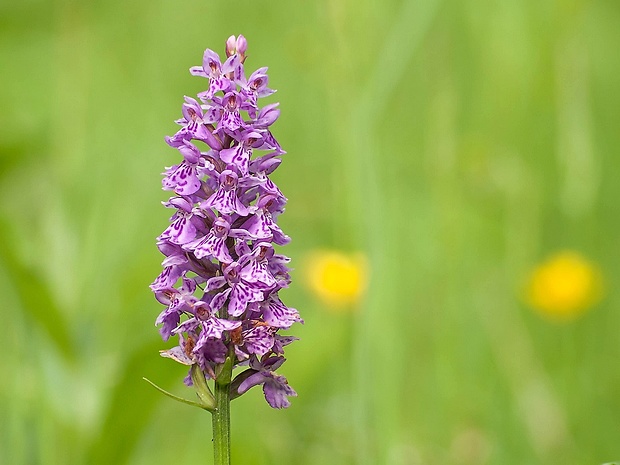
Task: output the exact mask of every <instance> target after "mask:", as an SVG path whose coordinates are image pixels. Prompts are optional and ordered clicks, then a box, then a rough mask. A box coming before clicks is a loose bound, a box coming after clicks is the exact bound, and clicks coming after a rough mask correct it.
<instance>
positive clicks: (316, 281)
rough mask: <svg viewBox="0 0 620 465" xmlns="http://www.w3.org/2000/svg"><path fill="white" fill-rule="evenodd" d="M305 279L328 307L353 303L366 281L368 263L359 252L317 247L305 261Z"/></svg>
mask: <svg viewBox="0 0 620 465" xmlns="http://www.w3.org/2000/svg"><path fill="white" fill-rule="evenodd" d="M305 268H306V269H305V271H306V273H305V274H306V282H307V284H308V287H309V288H310V290H311V291H312V292H313V293H314V294H316V295H317V297H319V299H321V301H322V302H323V303H325V304H327V305H328V306H330V307H344V306H350V305H353V304H355V303H357V302H359V300H360V299H361V297H362V296H363V294H364V292H365V290H366V286H367V283H368V262H367V260H366V257H364V256H363V255H361V254H353V255H347V254H344V253H342V252H338V251H335V250H333V251H331V250H317V251H315V252H312V253H310V254H309V255H308V257H307V260H306V267H305Z"/></svg>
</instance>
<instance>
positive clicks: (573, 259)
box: [527, 251, 603, 320]
mask: <svg viewBox="0 0 620 465" xmlns="http://www.w3.org/2000/svg"><path fill="white" fill-rule="evenodd" d="M602 290H603V279H602V274H601V271H600V270H599V268H598V267H597V266H596V264H594V263H592V262H590V261H589V260H587V259H586V258H584V257H583V256H581V255H580V254H579V253H577V252H574V251H563V252H559V253H557V254H555V255H553V256H552V257H550V258H549V259H547V260H546V261H544V262H543V263H541V264H540V265H538V266H537V267H536V268H535V269H534V270H533V272H532V274H531V276H530V280H529V283H528V288H527V300H528V303H529V304H530V305H531V306H532V307H534V308H535V309H536V310H538V311H539V312H541V313H542V314H544V315H545V316H548V317H551V318H553V319H560V320H569V319H573V318H575V317H577V316H579V315H580V314H582V313H583V312H584V311H586V310H587V309H588V308H590V307H591V306H592V305H594V304H596V303H597V302H598V301H599V300H600V298H601V296H602Z"/></svg>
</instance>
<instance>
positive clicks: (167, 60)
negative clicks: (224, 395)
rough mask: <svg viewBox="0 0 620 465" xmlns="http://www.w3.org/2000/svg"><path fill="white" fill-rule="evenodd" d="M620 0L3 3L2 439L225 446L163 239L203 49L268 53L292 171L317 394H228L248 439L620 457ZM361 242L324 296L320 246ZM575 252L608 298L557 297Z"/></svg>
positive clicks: (299, 366) (256, 61) (304, 359)
mask: <svg viewBox="0 0 620 465" xmlns="http://www.w3.org/2000/svg"><path fill="white" fill-rule="evenodd" d="M619 24H620V2H618V1H617V0H608V1H586V0H555V1H537V0H523V1H516V0H514V1H508V0H506V1H501V2H495V1H490V0H476V1H473V0H472V1H457V0H444V1H440V0H420V1H411V0H405V1H403V0H399V1H394V0H381V1H379V0H373V1H359V0H358V1H353V0H318V1H282V0H277V1H271V2H262V1H253V2H251V1H219V0H218V1H202V2H199V1H193V0H190V1H185V2H173V1H164V0H150V1H142V0H136V1H130V2H128V1H120V0H108V1H106V2H98V1H93V2H84V1H82V2H80V1H68V0H46V1H42V0H23V1H21V2H9V1H8V0H7V1H3V2H1V3H0V83H1V85H0V108H1V112H0V199H1V200H0V252H1V254H0V293H1V296H2V299H1V303H0V308H1V312H0V316H1V321H0V324H1V325H2V328H3V333H4V338H3V341H2V355H1V356H0V373H2V376H1V377H0V463H2V464H45V465H47V464H50V465H51V464H149V465H155V464H165V463H205V464H208V463H211V460H212V458H211V454H212V452H211V443H210V434H211V431H210V429H211V427H210V416H209V415H208V414H207V413H205V412H203V411H199V410H198V409H192V408H190V407H187V406H184V405H181V404H177V403H175V402H173V401H171V400H169V399H167V398H164V397H163V396H161V394H159V393H157V392H156V391H155V390H154V389H152V388H151V387H150V386H148V385H147V384H146V383H145V382H144V381H142V380H141V377H142V376H146V377H148V378H150V379H152V380H153V381H155V382H157V383H159V384H160V385H162V386H164V387H166V388H168V389H170V390H172V391H174V392H175V393H179V394H183V393H185V395H190V394H189V393H186V392H185V390H184V388H183V386H182V385H181V379H182V378H183V376H184V374H185V371H184V369H183V367H180V366H177V365H176V364H174V363H172V362H170V361H169V360H164V359H161V358H160V357H159V356H158V350H159V349H162V348H166V347H169V346H170V345H171V343H163V342H162V341H161V340H160V339H159V335H158V332H157V330H156V328H155V327H154V326H153V322H154V319H155V318H156V316H157V314H158V313H159V311H160V310H161V306H160V305H159V304H158V303H157V302H156V301H155V300H154V298H153V297H152V295H151V293H150V291H149V288H148V285H149V283H150V282H151V281H152V280H153V279H154V278H155V277H156V276H157V274H158V273H159V271H160V261H161V256H160V254H159V252H158V251H157V250H156V247H155V236H157V235H158V234H159V233H160V232H161V231H162V230H163V229H164V228H165V226H166V223H167V219H168V216H169V214H170V212H169V211H168V210H167V209H165V208H163V207H162V205H161V204H160V203H159V202H160V201H161V200H163V199H165V198H167V196H166V193H164V192H162V191H161V190H160V187H161V185H160V179H161V177H160V173H161V172H162V170H163V167H164V166H169V165H171V164H173V163H176V162H177V158H178V157H177V155H178V154H177V153H176V152H175V151H174V150H172V149H170V148H169V147H167V146H166V144H165V143H164V141H163V137H164V136H165V135H167V134H172V133H173V132H174V131H176V128H177V127H176V125H174V123H173V120H174V119H176V118H178V117H179V115H180V108H181V104H182V101H183V95H195V94H196V93H197V92H199V91H201V90H204V88H205V85H206V81H205V80H203V79H200V78H196V77H191V76H190V75H189V73H188V71H187V70H188V68H189V67H190V66H194V65H198V64H200V63H201V58H202V53H203V50H204V49H205V48H207V47H209V48H213V49H215V50H217V51H218V52H219V53H221V54H222V53H223V48H224V41H225V40H226V38H227V37H228V36H229V35H231V34H239V33H242V34H244V35H245V36H246V37H247V38H248V41H249V52H248V54H249V58H248V60H247V62H246V67H247V69H248V70H249V71H252V70H253V69H256V68H258V67H260V66H269V74H270V83H271V87H273V88H276V89H278V93H277V94H276V95H275V97H276V98H272V99H271V100H272V101H275V100H277V101H280V102H281V110H282V116H281V118H280V120H279V121H278V122H277V123H276V125H275V127H274V133H275V135H276V137H278V139H279V140H280V142H281V144H282V145H283V147H284V148H285V149H286V150H287V151H288V155H286V156H285V160H284V163H283V164H282V166H281V168H280V169H279V170H278V171H277V173H276V174H275V180H276V181H277V182H278V184H279V185H280V186H281V188H282V190H283V191H284V193H285V194H286V195H287V196H288V198H289V205H288V209H287V212H286V214H285V215H284V216H282V217H281V220H280V222H281V225H282V227H283V228H284V230H285V231H286V232H287V233H288V234H289V235H290V236H291V237H292V238H293V242H292V243H291V245H290V246H289V247H287V249H286V252H287V253H288V254H289V255H290V256H291V257H292V258H293V264H294V266H296V267H297V272H295V273H294V275H293V278H294V283H293V286H292V287H291V289H289V290H288V291H287V292H286V294H285V295H284V297H285V301H286V302H287V303H288V304H289V305H291V306H294V307H296V308H298V309H299V310H300V311H301V313H302V316H303V317H304V319H305V320H306V324H305V325H304V326H299V327H296V328H294V329H293V331H292V332H293V333H294V334H296V335H298V336H300V337H301V338H302V340H301V341H300V342H297V343H296V344H294V345H293V346H291V347H290V349H289V350H288V352H287V356H288V359H289V361H288V362H287V364H285V365H284V367H283V369H282V372H283V373H284V374H285V375H286V376H287V377H288V378H289V381H290V383H291V384H292V386H293V387H294V388H295V389H296V390H297V391H298V393H299V397H298V398H295V399H293V405H292V407H291V408H290V409H288V410H285V411H274V410H271V409H270V408H269V407H268V406H267V404H266V403H265V402H264V400H263V399H262V393H261V392H260V390H255V391H253V392H251V393H250V394H248V395H246V396H244V397H242V398H240V399H239V400H237V401H235V402H234V404H233V419H232V421H233V425H232V434H233V460H234V463H236V464H244V465H252V464H265V465H266V464H272V465H275V464H328V465H329V464H338V465H339V464H356V465H374V464H387V465H409V464H411V465H427V464H428V465H433V464H442V465H443V464H502V465H506V464H548V463H563V464H600V463H603V462H609V461H612V460H614V459H615V460H618V459H620V368H619V365H618V360H619V356H620V342H619V341H620V339H619V336H618V333H619V331H618V330H619V328H620V312H619V309H620V301H619V299H620V296H619V294H618V292H617V282H618V279H619V278H620V248H619V247H618V230H619V227H620V211H619V210H618V207H617V199H618V198H619V197H620V183H619V182H618V170H619V169H620V158H619V155H620V153H619V150H620V131H618V127H619V125H620V85H619V84H620V78H619V76H620V53H619V49H620V27H619ZM316 248H332V249H337V250H342V251H345V252H352V251H362V252H364V253H365V254H366V255H367V256H368V259H369V263H370V266H371V281H370V286H369V289H368V293H367V297H366V298H365V299H364V301H363V302H362V303H361V304H360V305H359V308H356V309H354V310H352V311H339V312H334V311H329V310H327V309H326V308H324V306H323V305H322V304H321V303H320V302H319V301H318V300H317V299H316V298H315V297H314V296H313V295H312V293H310V292H308V291H307V290H306V289H307V288H306V286H305V285H304V278H303V273H302V272H301V271H302V270H301V268H300V267H301V266H302V264H303V259H304V256H305V254H307V253H308V252H310V251H312V250H314V249H316ZM565 248H569V249H574V250H577V251H579V252H580V253H582V254H583V255H584V256H586V257H588V258H589V259H591V260H593V261H594V262H595V263H597V264H598V266H599V267H600V268H601V269H602V270H603V273H604V275H605V279H606V288H607V291H606V296H605V298H604V299H603V300H602V301H601V303H600V304H599V305H598V306H596V307H595V308H593V309H592V310H591V311H590V312H588V313H587V314H585V315H583V316H582V317H581V318H578V319H576V320H575V321H572V322H569V323H565V324H555V323H553V322H550V321H549V320H548V319H545V318H542V317H541V316H539V315H538V314H536V313H534V312H532V311H531V309H530V308H528V307H527V306H526V305H525V304H524V303H523V285H524V280H525V279H526V277H527V275H528V273H529V271H530V270H531V269H532V267H534V266H535V265H536V264H537V263H539V262H540V261H541V260H543V259H544V258H545V257H546V256H547V255H548V254H551V253H553V252H555V251H557V250H561V249H565Z"/></svg>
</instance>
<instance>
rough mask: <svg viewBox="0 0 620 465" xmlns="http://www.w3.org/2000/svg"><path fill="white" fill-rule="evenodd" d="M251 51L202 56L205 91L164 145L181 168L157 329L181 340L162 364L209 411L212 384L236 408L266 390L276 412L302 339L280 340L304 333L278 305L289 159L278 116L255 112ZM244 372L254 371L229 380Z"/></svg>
mask: <svg viewBox="0 0 620 465" xmlns="http://www.w3.org/2000/svg"><path fill="white" fill-rule="evenodd" d="M246 52H247V41H246V39H245V37H243V36H241V35H240V36H238V37H235V36H231V37H229V38H228V40H227V41H226V60H225V61H224V62H222V61H221V60H220V56H219V55H218V54H217V53H216V52H214V51H212V50H209V49H207V50H206V51H205V52H204V56H203V61H202V65H201V66H196V67H193V68H191V69H190V73H191V74H192V75H195V76H201V77H204V78H206V79H208V80H209V84H208V89H207V90H205V91H204V92H200V93H199V94H198V95H197V98H192V97H185V101H184V103H183V105H182V107H181V113H182V116H181V118H179V119H177V120H176V123H177V124H179V125H180V126H181V128H180V129H179V130H178V131H177V132H176V133H175V134H174V135H172V136H170V137H166V142H167V143H168V145H169V146H171V147H173V148H174V149H175V150H176V153H179V154H180V155H181V156H182V160H181V161H180V163H178V164H176V165H173V166H171V167H169V168H167V169H166V171H165V173H164V177H163V180H162V185H163V189H164V190H168V191H173V192H174V194H175V196H173V197H171V198H170V199H169V200H168V201H167V202H163V203H164V205H165V206H166V207H168V208H172V209H174V214H173V215H172V217H171V218H170V224H169V226H168V227H167V228H166V229H165V230H164V231H163V232H162V233H161V234H160V236H159V237H158V242H157V246H158V248H159V250H160V251H161V253H162V254H163V255H164V256H165V259H164V260H163V262H162V266H163V271H162V272H161V273H160V274H159V276H158V277H157V278H156V279H155V281H154V282H153V283H152V284H151V286H150V287H151V289H152V291H153V292H154V294H155V297H156V298H157V300H158V301H159V302H160V303H161V304H163V305H164V306H165V307H164V309H163V311H162V312H161V313H160V314H159V316H158V317H157V319H156V325H158V326H160V333H161V336H162V338H163V339H164V340H168V339H169V338H170V337H171V336H178V339H179V343H178V345H177V346H175V347H172V348H170V349H168V350H165V351H162V352H161V354H162V356H164V357H167V358H171V359H173V360H175V361H177V362H179V363H181V364H183V365H187V366H189V367H190V373H189V374H188V376H187V377H186V379H185V382H186V384H188V385H194V386H195V387H196V389H197V393H198V394H199V397H200V398H201V399H202V400H203V401H204V402H206V403H204V404H201V405H206V406H207V407H204V408H211V407H208V406H209V405H212V403H211V401H210V400H209V399H211V400H212V401H214V399H213V397H212V395H211V394H210V393H209V389H208V388H207V387H205V386H207V385H206V382H207V380H212V381H209V382H212V383H213V385H214V387H215V388H216V389H224V388H222V386H225V389H226V390H227V391H228V397H227V398H228V399H230V398H235V397H238V396H240V395H241V394H243V393H245V392H246V391H247V390H249V389H250V388H251V387H253V386H256V385H262V386H263V391H264V393H265V398H266V400H267V402H268V403H269V405H270V406H272V407H273V408H283V407H288V406H289V405H290V403H289V400H288V397H291V396H296V395H297V394H296V393H295V391H294V390H293V389H292V388H291V387H290V386H289V385H288V382H287V381H286V378H284V376H282V375H280V374H277V373H276V370H277V369H278V368H279V367H280V366H281V365H282V364H283V363H284V360H285V359H284V357H283V354H284V347H285V346H286V345H288V344H290V343H291V342H293V341H294V340H296V338H295V337H293V336H285V335H282V334H280V331H283V330H286V329H289V328H290V327H291V326H292V325H293V324H294V323H303V320H302V319H301V318H300V316H299V313H298V312H297V310H296V309H294V308H291V307H288V306H286V305H285V304H284V303H283V302H282V300H281V299H280V297H279V295H278V293H279V291H280V290H281V289H283V288H286V287H288V285H289V283H290V281H291V280H290V275H289V268H288V263H289V261H290V259H289V258H288V257H286V256H284V255H281V254H279V253H277V252H276V249H275V248H277V247H278V246H283V245H286V244H287V243H288V242H289V241H290V238H289V237H288V236H287V235H286V234H284V232H283V231H282V230H281V228H280V227H279V226H278V224H277V217H278V215H280V214H281V213H282V212H284V207H285V204H286V201H287V199H286V197H284V195H283V194H282V192H281V191H280V189H279V188H278V187H277V186H276V184H275V183H274V182H273V180H272V179H271V178H270V175H271V173H273V171H275V170H276V169H277V168H278V167H279V166H280V164H281V161H282V160H281V156H282V155H283V154H284V153H285V152H284V151H283V150H282V149H281V147H280V145H279V143H278V142H277V140H276V139H275V137H274V136H273V134H272V133H271V130H270V128H271V126H272V125H273V124H274V123H275V122H276V120H277V119H278V117H279V116H280V110H279V109H278V108H277V106H278V104H277V103H273V104H269V105H265V106H263V107H260V106H259V99H260V98H262V97H265V96H268V95H271V94H273V93H274V90H272V89H270V88H269V87H268V83H269V78H268V76H267V68H266V67H263V68H259V69H258V70H256V71H254V72H253V73H251V74H250V76H249V78H246V76H245V68H244V66H245V61H246V58H247V56H246ZM196 141H200V142H203V143H206V144H207V145H208V147H209V148H208V149H207V151H201V150H200V149H199V148H198V147H201V145H200V144H199V143H196ZM274 247H275V248H274ZM238 367H239V368H240V367H245V368H246V369H245V371H242V372H241V373H239V374H238V375H237V376H236V377H235V378H234V379H233V375H232V373H233V370H234V369H236V368H238ZM228 401H229V400H228Z"/></svg>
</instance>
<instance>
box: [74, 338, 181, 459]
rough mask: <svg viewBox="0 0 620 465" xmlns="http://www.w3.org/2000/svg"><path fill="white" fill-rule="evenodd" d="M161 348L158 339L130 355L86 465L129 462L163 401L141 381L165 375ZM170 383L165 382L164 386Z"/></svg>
mask: <svg viewBox="0 0 620 465" xmlns="http://www.w3.org/2000/svg"><path fill="white" fill-rule="evenodd" d="M160 348H161V342H160V341H159V340H157V341H154V342H149V343H148V344H145V345H143V346H141V347H138V348H137V349H136V350H134V352H133V353H131V354H128V355H129V356H128V358H127V359H126V360H127V363H126V365H125V370H124V371H123V373H122V374H121V375H120V379H119V381H118V384H117V385H116V387H115V388H114V392H113V393H112V395H111V398H110V404H109V409H108V412H107V415H106V417H105V420H104V424H103V426H102V428H101V431H100V432H99V434H98V435H97V436H96V439H95V442H94V443H93V444H91V447H90V450H89V451H88V454H87V460H86V462H85V463H88V464H91V465H96V464H101V465H109V464H115V465H122V464H126V463H128V462H129V459H130V457H131V455H132V453H133V451H134V449H135V447H136V444H137V443H138V442H139V441H140V440H141V438H142V433H143V431H144V429H145V428H146V426H147V425H148V423H149V421H150V420H151V416H152V413H153V410H154V409H155V407H156V406H157V404H158V402H159V401H161V399H162V397H161V394H159V393H158V392H156V391H155V390H153V389H151V388H149V387H148V386H146V385H145V384H144V383H143V382H142V374H146V373H155V372H159V373H163V372H162V370H161V358H160V357H159V349H160ZM168 381H169V380H166V379H164V380H163V383H166V382H168ZM160 382H161V381H160Z"/></svg>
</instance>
